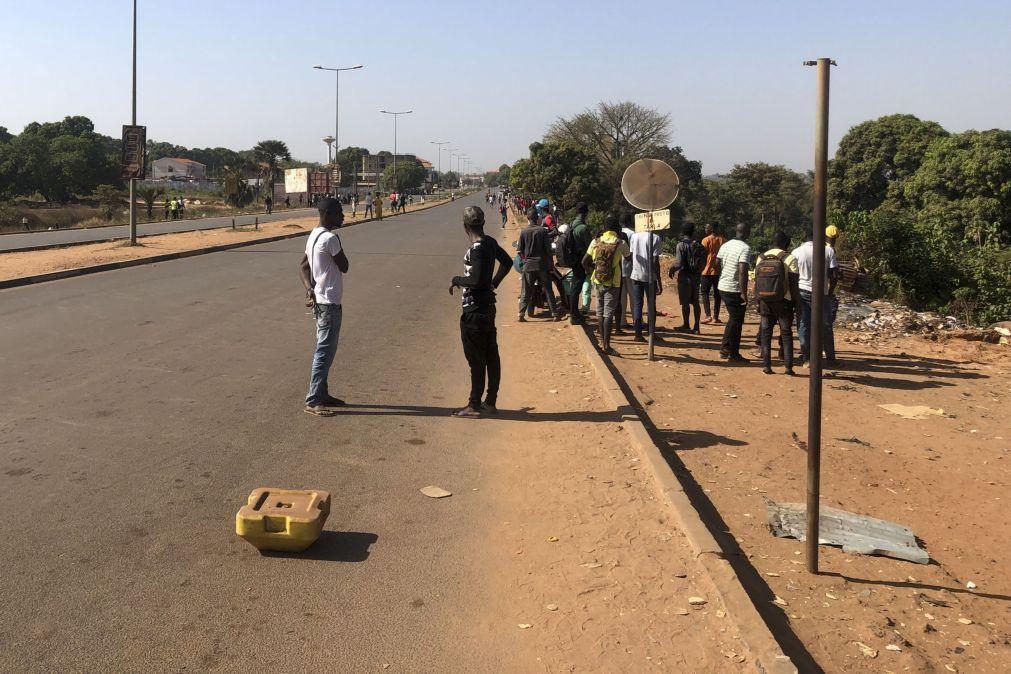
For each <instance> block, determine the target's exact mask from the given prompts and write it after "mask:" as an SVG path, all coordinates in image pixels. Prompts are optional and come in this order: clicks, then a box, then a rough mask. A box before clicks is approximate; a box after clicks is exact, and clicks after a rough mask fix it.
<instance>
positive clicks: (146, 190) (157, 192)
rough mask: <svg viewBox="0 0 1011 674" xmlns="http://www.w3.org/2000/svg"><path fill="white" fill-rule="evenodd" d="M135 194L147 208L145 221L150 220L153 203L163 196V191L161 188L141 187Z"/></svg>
mask: <svg viewBox="0 0 1011 674" xmlns="http://www.w3.org/2000/svg"><path fill="white" fill-rule="evenodd" d="M137 194H138V195H139V196H140V198H141V199H143V200H144V205H145V206H146V207H147V219H148V220H150V219H151V218H152V217H154V216H153V215H152V213H153V211H154V202H155V201H157V200H158V197H160V196H161V195H163V194H165V190H164V189H163V188H161V187H142V188H140V189H139V190H137Z"/></svg>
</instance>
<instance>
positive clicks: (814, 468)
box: [804, 58, 835, 573]
mask: <svg viewBox="0 0 1011 674" xmlns="http://www.w3.org/2000/svg"><path fill="white" fill-rule="evenodd" d="M804 65H805V66H817V68H818V83H817V87H818V90H817V112H816V114H815V131H814V199H813V201H814V203H813V206H814V212H813V213H812V218H811V219H812V222H813V227H814V232H812V234H813V235H814V236H813V237H812V238H813V239H814V241H813V248H814V250H813V254H812V265H811V267H812V271H811V273H812V275H813V277H814V278H813V279H812V282H811V326H810V328H809V329H810V331H811V342H810V344H811V346H810V350H809V352H808V358H810V377H809V378H808V402H807V570H808V572H809V573H818V535H819V525H820V516H821V503H820V499H821V375H822V357H821V356H822V339H823V336H824V328H825V198H826V191H827V180H828V93H829V71H830V69H831V67H832V66H834V65H835V61H833V60H832V59H829V58H820V59H818V60H817V61H804Z"/></svg>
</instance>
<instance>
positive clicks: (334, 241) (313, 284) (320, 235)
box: [299, 197, 349, 417]
mask: <svg viewBox="0 0 1011 674" xmlns="http://www.w3.org/2000/svg"><path fill="white" fill-rule="evenodd" d="M317 206H318V208H319V225H318V226H317V227H316V228H315V229H313V230H312V231H311V232H309V240H308V241H307V242H306V246H305V254H304V255H302V260H301V262H300V263H299V275H300V276H301V277H302V285H303V286H305V294H306V306H307V307H309V308H311V309H312V312H313V316H315V318H316V352H315V353H314V354H313V358H312V370H311V372H310V375H309V392H308V393H307V394H306V397H305V411H306V413H308V414H314V415H316V416H318V417H331V416H333V415H334V411H333V408H334V407H341V406H343V405H344V401H343V400H341V399H340V398H335V397H333V396H331V395H330V390H329V387H328V386H327V377H328V376H329V374H330V365H331V364H333V359H334V355H335V354H336V353H337V342H338V340H339V339H340V331H341V318H342V311H341V300H342V298H343V294H344V274H346V273H348V267H349V264H348V258H347V255H346V254H345V253H344V247H343V246H342V245H341V240H340V237H339V236H337V234H336V233H334V231H333V230H335V229H340V227H341V225H343V224H344V211H343V210H342V209H341V204H340V202H339V201H337V200H336V199H334V198H332V197H323V198H322V199H320V200H319V202H318V204H317Z"/></svg>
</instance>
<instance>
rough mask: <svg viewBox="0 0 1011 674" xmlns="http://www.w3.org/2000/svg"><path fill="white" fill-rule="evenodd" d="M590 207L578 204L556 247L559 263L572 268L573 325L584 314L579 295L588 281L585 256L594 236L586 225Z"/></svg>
mask: <svg viewBox="0 0 1011 674" xmlns="http://www.w3.org/2000/svg"><path fill="white" fill-rule="evenodd" d="M589 212H590V208H589V207H588V206H587V205H586V202H585V201H580V202H579V203H578V204H576V217H575V219H574V220H573V221H572V224H571V225H569V228H568V229H567V230H566V231H565V232H564V233H562V234H561V235H560V236H559V237H558V241H557V243H556V249H557V250H558V252H559V256H558V264H559V266H561V267H569V268H570V269H572V285H571V286H570V287H569V322H570V323H571V324H572V325H582V324H583V315H582V313H581V312H580V311H579V296H580V294H582V292H583V284H584V283H585V282H586V270H585V269H584V267H583V258H584V257H586V252H587V251H588V250H589V249H590V242H591V241H592V240H593V237H592V236H591V235H590V228H589V227H587V226H586V216H587V214H588V213H589Z"/></svg>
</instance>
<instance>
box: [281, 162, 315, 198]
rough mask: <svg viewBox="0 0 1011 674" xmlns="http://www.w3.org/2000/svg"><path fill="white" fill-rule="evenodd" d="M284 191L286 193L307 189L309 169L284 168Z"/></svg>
mask: <svg viewBox="0 0 1011 674" xmlns="http://www.w3.org/2000/svg"><path fill="white" fill-rule="evenodd" d="M284 191H285V192H287V193H288V194H293V193H298V192H308V191H309V169H304V168H297V169H285V170H284Z"/></svg>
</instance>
